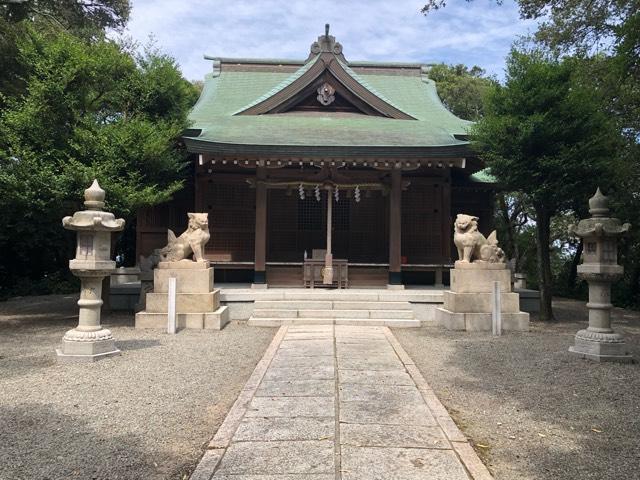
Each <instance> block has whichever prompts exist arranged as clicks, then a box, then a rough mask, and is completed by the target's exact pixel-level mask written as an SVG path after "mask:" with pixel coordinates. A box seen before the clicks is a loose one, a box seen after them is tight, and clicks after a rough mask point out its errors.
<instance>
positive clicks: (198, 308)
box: [136, 260, 229, 330]
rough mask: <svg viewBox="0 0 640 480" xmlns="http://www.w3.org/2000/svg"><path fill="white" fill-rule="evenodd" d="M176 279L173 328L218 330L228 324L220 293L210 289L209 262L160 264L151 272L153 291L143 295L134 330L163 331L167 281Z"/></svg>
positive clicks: (211, 284)
mask: <svg viewBox="0 0 640 480" xmlns="http://www.w3.org/2000/svg"><path fill="white" fill-rule="evenodd" d="M171 277H174V278H175V279H176V323H177V328H178V329H182V328H195V329H203V328H206V329H212V330H220V329H222V328H223V327H224V326H225V325H226V324H227V323H228V322H229V312H228V311H227V308H228V307H226V306H220V290H218V289H214V287H213V267H210V266H209V262H206V261H203V262H193V261H191V260H181V261H177V262H160V263H159V264H158V268H156V269H155V270H154V271H153V291H152V292H150V293H147V298H146V310H144V311H143V312H138V313H136V328H164V329H166V328H167V321H168V303H169V294H168V292H169V278H171Z"/></svg>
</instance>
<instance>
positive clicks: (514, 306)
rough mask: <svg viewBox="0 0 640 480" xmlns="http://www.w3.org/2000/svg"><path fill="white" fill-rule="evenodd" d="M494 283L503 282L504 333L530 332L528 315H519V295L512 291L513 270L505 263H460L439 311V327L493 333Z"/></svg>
mask: <svg viewBox="0 0 640 480" xmlns="http://www.w3.org/2000/svg"><path fill="white" fill-rule="evenodd" d="M493 282H500V300H501V305H502V308H501V313H502V328H503V330H520V331H528V330H529V314H528V313H526V312H521V311H520V299H519V295H518V294H517V293H515V292H512V291H511V270H509V268H508V267H507V265H506V264H505V263H468V262H461V261H457V262H456V263H455V268H454V269H452V270H451V290H446V291H445V292H444V305H443V307H442V308H438V309H436V323H437V324H438V325H441V326H443V327H444V328H446V329H448V330H468V331H491V328H492V322H491V309H492V304H493V302H492V296H493V293H492V291H493Z"/></svg>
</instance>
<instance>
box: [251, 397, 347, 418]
mask: <svg viewBox="0 0 640 480" xmlns="http://www.w3.org/2000/svg"><path fill="white" fill-rule="evenodd" d="M334 412H335V405H334V397H253V400H252V401H251V403H250V404H249V407H248V408H247V413H246V414H245V417H329V416H334Z"/></svg>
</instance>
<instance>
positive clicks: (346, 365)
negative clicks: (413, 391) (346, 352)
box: [338, 355, 405, 372]
mask: <svg viewBox="0 0 640 480" xmlns="http://www.w3.org/2000/svg"><path fill="white" fill-rule="evenodd" d="M338 368H340V369H341V370H399V371H402V372H403V371H404V370H405V368H404V365H403V364H402V362H401V361H400V359H399V358H397V357H396V358H393V359H389V358H388V357H379V356H377V355H375V356H374V355H371V356H369V357H364V358H363V357H360V358H349V357H340V358H339V359H338Z"/></svg>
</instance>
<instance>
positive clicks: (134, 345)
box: [116, 340, 162, 350]
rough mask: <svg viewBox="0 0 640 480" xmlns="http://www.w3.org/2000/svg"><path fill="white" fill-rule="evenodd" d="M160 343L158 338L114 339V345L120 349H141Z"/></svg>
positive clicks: (158, 345)
mask: <svg viewBox="0 0 640 480" xmlns="http://www.w3.org/2000/svg"><path fill="white" fill-rule="evenodd" d="M161 345H162V344H161V343H160V342H159V341H158V340H116V347H118V348H119V349H120V350H142V349H145V348H153V347H160V346H161Z"/></svg>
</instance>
